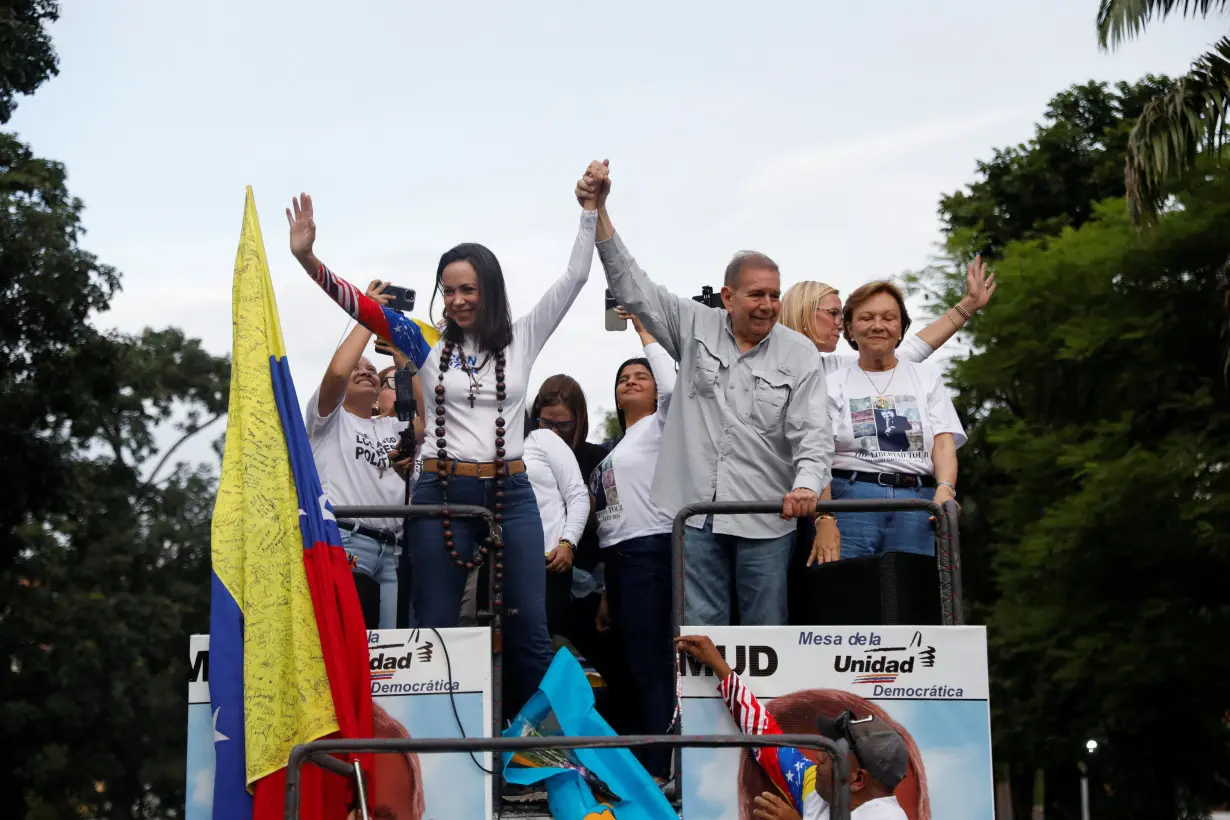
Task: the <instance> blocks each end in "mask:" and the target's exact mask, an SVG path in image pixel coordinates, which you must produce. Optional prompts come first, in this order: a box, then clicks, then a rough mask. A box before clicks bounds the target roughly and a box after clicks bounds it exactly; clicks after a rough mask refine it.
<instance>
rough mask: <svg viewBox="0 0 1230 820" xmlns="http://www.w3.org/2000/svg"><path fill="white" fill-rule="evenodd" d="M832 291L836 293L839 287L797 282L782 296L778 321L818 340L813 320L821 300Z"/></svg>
mask: <svg viewBox="0 0 1230 820" xmlns="http://www.w3.org/2000/svg"><path fill="white" fill-rule="evenodd" d="M830 293H832V294H836V293H837V288H835V287H833V286H832V285H826V284H824V283H823V282H795V283H794V284H793V285H791V286H790V289H789V290H787V291H786V293H785V295H784V296H782V312H781V315H780V316H779V317H778V321H779V322H781V323H782V324H783V325H785V326H786V327H788V328H790V329H791V330H797V331H798V332H799V333H802V334H803V335H804V336H806V337H807V338H809V339H811V340H812V341H813V342H814V341H816V337H815V335H814V334H813V332H812V327H811V320H812V317H814V316H815V315H816V308H817V307H819V306H820V300H821V299H823V298H824V297H825V296H828V295H829V294H830Z"/></svg>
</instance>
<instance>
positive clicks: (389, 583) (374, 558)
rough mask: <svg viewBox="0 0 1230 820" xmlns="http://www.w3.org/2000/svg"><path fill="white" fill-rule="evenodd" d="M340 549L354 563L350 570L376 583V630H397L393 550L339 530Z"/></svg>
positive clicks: (395, 552)
mask: <svg viewBox="0 0 1230 820" xmlns="http://www.w3.org/2000/svg"><path fill="white" fill-rule="evenodd" d="M341 533H342V547H343V548H344V549H345V550H346V554H347V555H349V556H351V557H352V558H353V559H354V561H355V565H354V571H355V572H361V573H363V574H364V575H367V576H368V577H371V578H375V579H376V582H377V583H378V584H380V624H379V627H380V629H394V628H396V627H397V551H396V549H395V548H394V546H393V545H392V544H385V543H383V542H381V541H377V540H376V539H375V538H372V537H371V536H369V535H361V534H359V533H357V532H351V531H350V530H347V529H342V530H341Z"/></svg>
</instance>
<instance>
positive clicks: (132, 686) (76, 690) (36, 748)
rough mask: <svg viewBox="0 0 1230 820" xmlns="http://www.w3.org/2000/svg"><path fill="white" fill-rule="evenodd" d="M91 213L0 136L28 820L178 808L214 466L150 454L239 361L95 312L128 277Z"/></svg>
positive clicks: (159, 813) (3, 700)
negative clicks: (87, 222)
mask: <svg viewBox="0 0 1230 820" xmlns="http://www.w3.org/2000/svg"><path fill="white" fill-rule="evenodd" d="M81 211H82V204H81V202H80V201H78V200H76V199H74V198H72V197H71V196H70V195H69V193H68V191H67V188H66V185H65V171H64V168H63V166H61V165H60V164H58V163H54V162H49V161H47V160H43V159H39V158H37V157H35V156H34V155H33V154H32V153H31V151H30V150H29V149H28V148H27V147H26V146H24V145H22V144H21V143H20V142H18V141H17V140H16V139H15V138H14V137H12V136H11V135H7V134H0V277H2V278H0V284H2V287H3V296H4V303H5V306H6V309H5V310H4V311H2V312H0V384H2V385H3V390H0V417H3V418H4V419H5V424H4V425H3V426H2V427H0V470H2V471H3V474H4V475H5V476H6V477H7V478H8V479H9V480H8V481H7V482H6V485H5V487H6V492H5V493H4V494H2V495H0V532H3V533H4V535H3V538H4V542H3V545H2V549H0V596H2V597H0V656H2V657H4V659H5V662H4V663H0V794H4V795H5V798H6V801H5V816H11V817H20V818H30V820H59V818H65V820H67V819H68V818H81V817H107V818H136V817H175V816H179V814H180V812H181V811H182V806H183V780H184V777H183V755H184V748H185V713H184V708H183V698H184V689H185V683H184V681H185V679H186V675H185V672H186V658H187V656H186V654H185V653H186V649H185V647H186V640H187V636H188V635H189V634H190V633H191V632H194V631H204V630H205V629H206V628H207V625H208V589H209V584H208V578H209V518H210V512H211V507H212V500H213V494H214V481H215V476H214V474H213V472H212V470H210V469H207V468H204V467H201V466H191V465H182V464H181V465H174V466H173V467H172V469H171V470H170V471H169V472H168V473H167V475H166V477H165V478H160V477H159V476H156V475H153V474H152V471H151V467H152V466H153V465H154V464H155V463H157V461H158V459H159V457H160V455H161V454H164V453H165V452H166V448H160V446H159V442H160V437H159V436H157V435H156V433H157V432H158V431H159V430H162V431H167V430H170V429H173V428H176V427H177V428H178V429H179V432H180V434H181V436H182V435H190V434H192V433H193V432H194V431H196V430H198V429H200V427H201V426H202V425H203V423H204V420H206V419H211V418H215V417H217V416H218V415H220V414H221V413H223V412H225V407H226V390H227V381H228V374H229V366H228V363H227V361H226V360H225V359H220V358H218V357H215V356H211V355H210V354H208V353H207V352H205V351H204V350H203V349H202V348H201V346H200V343H199V342H198V341H197V340H195V339H188V338H185V337H184V335H183V334H182V333H181V332H180V331H178V330H175V329H165V330H151V329H146V330H145V331H144V332H142V333H141V334H138V335H135V336H133V335H122V334H116V333H103V332H100V331H98V330H97V329H96V328H95V327H94V326H93V325H92V324H91V320H92V318H93V317H95V316H97V315H98V314H99V313H101V312H103V311H105V310H106V309H107V307H108V305H109V302H110V300H111V298H112V296H113V295H114V293H115V292H116V289H117V288H118V286H119V275H118V273H117V272H116V271H114V270H113V269H111V268H109V267H107V266H105V265H102V264H100V263H99V262H98V260H97V259H95V258H94V257H93V256H92V255H91V254H89V253H86V252H85V251H83V250H82V249H81V248H80V247H79V246H78V244H77V242H78V239H79V237H80V235H81V232H82V231H81V226H80V215H81ZM160 451H161V452H160Z"/></svg>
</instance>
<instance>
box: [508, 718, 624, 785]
mask: <svg viewBox="0 0 1230 820" xmlns="http://www.w3.org/2000/svg"><path fill="white" fill-rule="evenodd" d="M514 723H515V724H517V730H518V731H517V735H518V736H520V737H560V736H563V734H564V732H563V731H562V730H561V729H560V726H559V722H558V721H557V720H556V719H555V713H554V712H553V711H548V712H547V713H546V715H544V716H543V718H542V719H541V720H539V721H536V722H530V721H529V720H525V719H524V718H521V717H519V718H518V719H517V720H516V721H514ZM509 766H510V767H513V768H518V767H519V768H527V769H542V768H549V769H572V770H573V771H574V772H576V773H577V774H579V775H580V776H581V779H582V780H583V781H584V782H585V785H586V786H588V787H589V790H590V791H591V792H592V793H593V795H594V797H595V798H597V799H598V800H599V801H600V802H603V803H617V802H619V800H620V799H621V798H620V797H619V795H617V794H615V792H614V791H612V790H611V787H610V786H608V785H607V784H606V783H604V782H603V781H602V778H600V777H598V775H596V774H594V773H593V772H592V771H590V770H589V769H587V768H586V767H585V765H584V764H582V763H581V761H580V760H579V759H578V758H577V756H576V753H575V752H574V751H573V750H572V749H531V750H527V751H524V752H514V753H513V755H512V759H511V760H510V761H509Z"/></svg>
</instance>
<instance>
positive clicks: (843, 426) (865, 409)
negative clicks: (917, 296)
mask: <svg viewBox="0 0 1230 820" xmlns="http://www.w3.org/2000/svg"><path fill="white" fill-rule="evenodd" d="M843 318H844V327H845V334H846V341H848V342H849V343H850V346H851V347H853V348H854V349H855V350H857V351H858V359H857V361H855V362H854V363H852V364H847V365H845V366H844V367H841V368H839V369H837V370H836V371H834V372H832V373H830V374H829V377H828V393H829V417H830V419H831V420H832V422H833V435H834V438H835V440H836V453H835V455H834V456H833V483H832V494H833V498H834V499H845V498H849V499H857V500H862V499H892V498H924V499H934V500H935V502H936V503H939V504H942V503H944V502H945V501H948V500H950V499H953V498H955V497H956V492H957V448H959V447H960V446H961V445H962V444H964V443H965V431H964V429H963V428H962V427H961V421H960V419H958V418H957V411H956V409H955V408H954V407H953V405H952V398H951V397H950V396H949V394H948V389H947V387H946V386H945V384H944V379H943V377H942V375H941V373H940V371H939V370H938V369H937V368H933V367H928V366H927V365H922V364H916V363H914V362H911V361H906V360H905V359H903V358H899V357H898V356H897V346H898V345H900V344H901V341H902V339H903V338H904V336H905V331H906V330H907V329H908V328H909V326H910V314H909V312H908V311H907V310H906V305H905V297H904V296H903V295H902V293H901V290H900V289H899V288H898V287H897V286H896V285H894V284H892V283H891V282H869V283H868V284H866V285H863V286H862V287H860V288H858V289H856V290H855V291H854V292H853V293H851V294H850V297H849V298H848V299H847V300H846V304H845V307H844V308H843ZM836 523H837V529H838V530H839V531H840V533H841V541H840V557H842V558H851V557H857V556H863V555H879V554H882V553H885V552H912V553H919V554H923V555H934V554H935V533H934V532H933V531H932V528H931V522H930V516H928V515H927V513H925V512H856V513H838V515H837V522H836ZM815 557H816V558H817V559H818V560H832V559H833V558H835V557H836V556H833V555H831V554H821V555H818V556H815Z"/></svg>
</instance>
